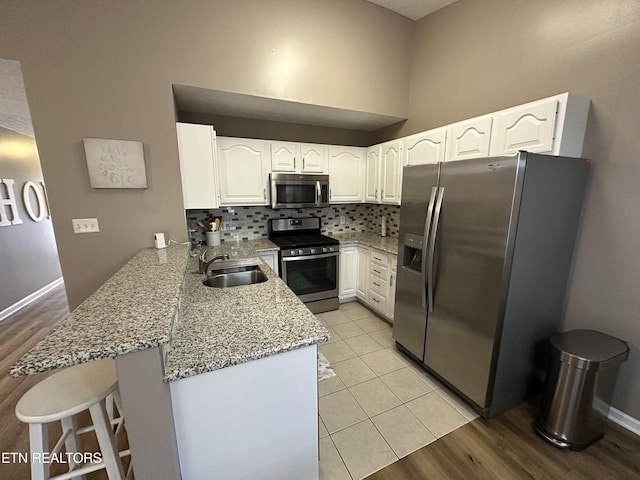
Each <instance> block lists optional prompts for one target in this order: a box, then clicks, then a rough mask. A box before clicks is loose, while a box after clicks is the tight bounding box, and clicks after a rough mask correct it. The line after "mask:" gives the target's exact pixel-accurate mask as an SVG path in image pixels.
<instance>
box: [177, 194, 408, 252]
mask: <svg viewBox="0 0 640 480" xmlns="http://www.w3.org/2000/svg"><path fill="white" fill-rule="evenodd" d="M186 216H187V227H188V229H189V239H190V241H191V243H194V244H197V243H198V242H202V243H204V232H203V228H202V227H199V226H198V221H202V220H204V219H205V218H207V216H211V217H221V218H222V228H221V233H222V240H223V241H230V240H234V239H235V237H236V236H238V237H240V238H241V239H243V240H254V239H258V238H267V237H268V236H269V227H268V224H267V220H269V219H270V218H287V217H320V218H321V219H322V233H324V234H326V235H329V236H330V235H331V234H335V233H345V232H366V231H370V232H374V233H378V234H380V232H381V229H382V217H383V216H385V217H386V224H387V236H390V237H397V236H398V226H399V224H400V207H399V206H397V205H369V204H365V203H357V204H344V205H331V206H329V207H323V208H283V209H279V210H273V209H272V208H269V207H266V206H265V207H261V206H256V207H222V208H216V209H211V210H187V211H186ZM340 217H344V220H345V222H344V224H342V225H341V224H340Z"/></svg>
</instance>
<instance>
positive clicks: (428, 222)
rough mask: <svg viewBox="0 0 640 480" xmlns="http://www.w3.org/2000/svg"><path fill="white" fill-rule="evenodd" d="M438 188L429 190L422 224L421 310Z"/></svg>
mask: <svg viewBox="0 0 640 480" xmlns="http://www.w3.org/2000/svg"><path fill="white" fill-rule="evenodd" d="M437 193H438V187H433V188H432V189H431V198H429V206H428V207H427V218H426V220H425V222H424V237H423V241H422V245H423V246H422V265H421V266H420V277H421V281H422V288H421V290H422V308H424V309H426V308H427V288H428V286H427V274H426V272H427V246H428V245H429V233H430V231H431V218H432V217H433V207H434V205H435V203H436V194H437Z"/></svg>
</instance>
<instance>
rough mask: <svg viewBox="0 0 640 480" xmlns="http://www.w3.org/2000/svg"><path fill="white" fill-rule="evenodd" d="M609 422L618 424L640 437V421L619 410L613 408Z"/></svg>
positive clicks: (610, 411)
mask: <svg viewBox="0 0 640 480" xmlns="http://www.w3.org/2000/svg"><path fill="white" fill-rule="evenodd" d="M609 420H611V421H612V422H614V423H617V424H618V425H620V426H621V427H623V428H626V429H627V430H629V431H630V432H633V433H635V434H636V435H640V420H638V419H637V418H633V417H632V416H631V415H627V414H626V413H624V412H622V411H620V410H618V409H617V408H614V407H611V409H610V410H609Z"/></svg>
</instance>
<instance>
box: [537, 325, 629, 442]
mask: <svg viewBox="0 0 640 480" xmlns="http://www.w3.org/2000/svg"><path fill="white" fill-rule="evenodd" d="M549 342H550V344H551V355H550V356H551V359H550V365H549V369H548V372H547V378H546V382H545V390H544V393H543V395H542V403H541V406H540V412H539V415H538V418H537V421H536V424H535V429H536V432H537V433H538V434H539V435H540V436H541V437H542V438H544V439H545V440H547V441H548V442H550V443H552V444H553V445H555V446H557V447H560V448H570V449H571V450H576V451H579V450H583V449H584V448H586V447H588V446H589V445H591V444H592V443H594V442H596V441H597V440H599V439H600V438H602V437H603V436H604V428H605V424H606V421H607V417H608V415H609V408H610V406H611V398H612V397H613V390H614V388H615V384H616V377H617V375H618V367H619V366H620V364H621V363H622V362H624V361H625V360H626V359H627V358H628V357H629V347H628V346H627V344H626V343H625V342H623V341H622V340H619V339H617V338H614V337H611V336H609V335H605V334H604V333H601V332H597V331H595V330H572V331H570V332H565V333H561V334H558V335H554V336H553V337H551V338H550V339H549Z"/></svg>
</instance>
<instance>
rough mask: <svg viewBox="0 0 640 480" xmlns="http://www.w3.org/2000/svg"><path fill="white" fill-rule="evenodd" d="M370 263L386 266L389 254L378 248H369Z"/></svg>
mask: <svg viewBox="0 0 640 480" xmlns="http://www.w3.org/2000/svg"><path fill="white" fill-rule="evenodd" d="M371 263H372V264H377V265H380V266H382V267H385V268H386V267H388V266H389V256H388V255H387V254H386V253H383V252H380V251H378V250H371Z"/></svg>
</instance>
